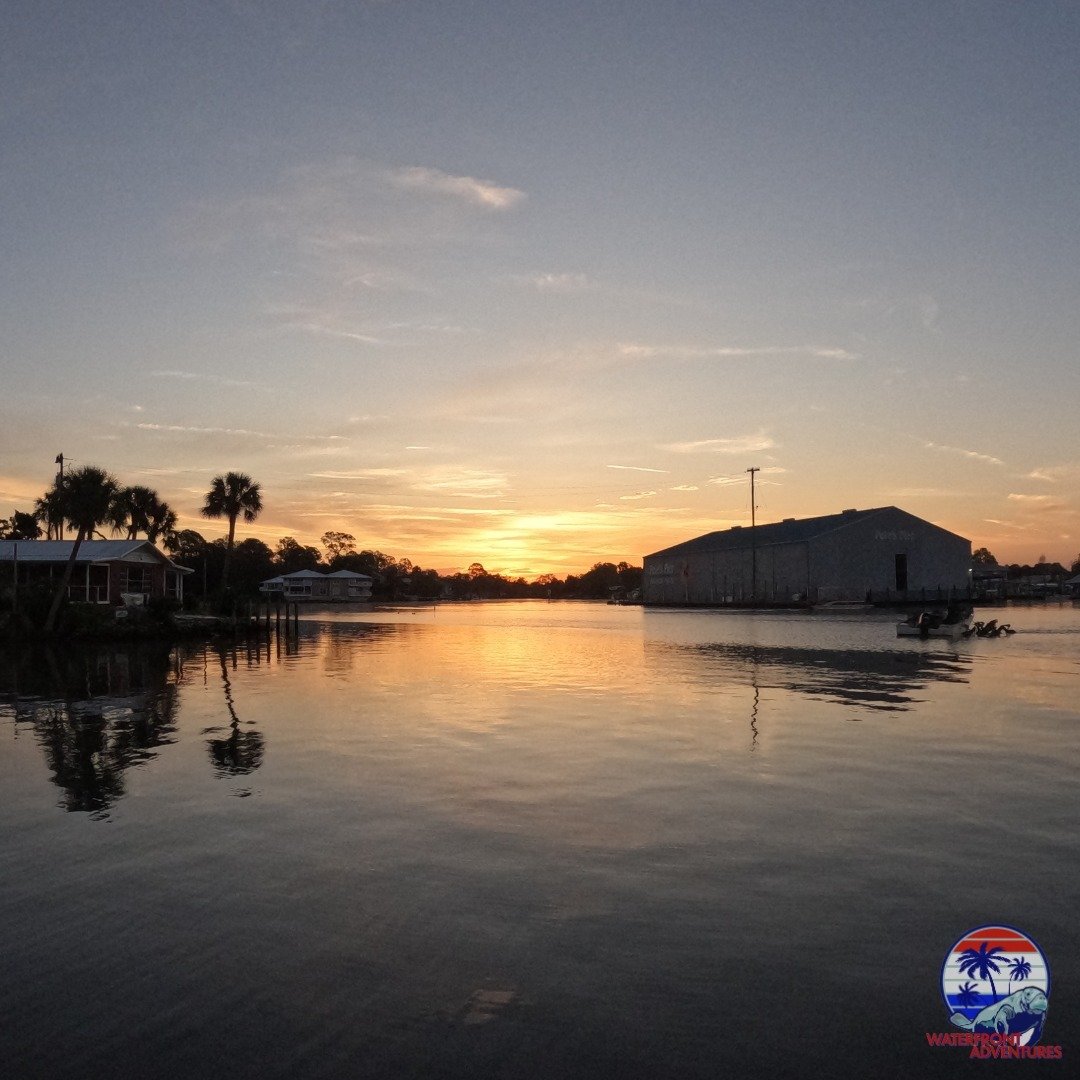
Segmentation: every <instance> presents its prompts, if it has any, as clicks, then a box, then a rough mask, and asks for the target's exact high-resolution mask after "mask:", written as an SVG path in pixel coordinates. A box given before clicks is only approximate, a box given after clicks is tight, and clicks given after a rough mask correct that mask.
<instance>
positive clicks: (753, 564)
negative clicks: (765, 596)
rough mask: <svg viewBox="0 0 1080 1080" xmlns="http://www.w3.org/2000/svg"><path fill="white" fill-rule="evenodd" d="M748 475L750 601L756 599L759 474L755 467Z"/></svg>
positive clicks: (749, 470)
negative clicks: (756, 488)
mask: <svg viewBox="0 0 1080 1080" xmlns="http://www.w3.org/2000/svg"><path fill="white" fill-rule="evenodd" d="M746 471H747V472H748V473H749V474H750V599H751V600H756V599H757V543H756V537H755V533H754V530H755V528H756V526H757V507H756V506H755V505H754V502H755V500H754V473H757V472H761V470H760V469H759V468H758V467H757V466H756V465H755V466H754V467H753V468H751V469H747V470H746Z"/></svg>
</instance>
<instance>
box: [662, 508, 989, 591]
mask: <svg viewBox="0 0 1080 1080" xmlns="http://www.w3.org/2000/svg"><path fill="white" fill-rule="evenodd" d="M970 570H971V541H970V540H966V539H965V538H964V537H962V536H957V535H956V533H952V532H949V531H948V530H947V529H942V528H940V527H939V526H937V525H934V524H932V523H931V522H929V521H924V520H923V519H922V518H917V517H915V516H914V514H909V513H907V512H906V511H904V510H900V509H898V508H897V507H895V506H882V507H878V508H876V509H873V510H844V511H843V512H842V513H839V514H827V515H825V516H824V517H815V518H803V519H802V520H796V519H795V518H785V519H784V520H783V521H778V522H775V523H773V524H769V525H758V526H756V527H750V528H746V527H742V526H739V525H736V526H735V527H734V528H731V529H725V530H723V531H721V532H713V533H707V534H706V535H705V536H699V537H697V538H696V539H694V540H687V541H686V542H685V543H682V544H676V545H675V546H674V547H669V548H665V549H664V550H663V551H657V552H654V553H653V554H652V555H646V556H645V560H644V579H643V582H642V593H641V595H642V601H643V602H644V603H645V604H750V603H755V602H756V603H764V604H789V603H825V602H828V601H830V600H866V599H868V598H869V599H871V600H873V601H875V602H888V601H890V600H892V601H905V600H907V601H917V600H923V599H927V600H930V599H933V600H936V599H943V598H944V599H947V598H948V597H949V596H950V595H955V596H967V595H968V590H969V588H970V580H969V577H970Z"/></svg>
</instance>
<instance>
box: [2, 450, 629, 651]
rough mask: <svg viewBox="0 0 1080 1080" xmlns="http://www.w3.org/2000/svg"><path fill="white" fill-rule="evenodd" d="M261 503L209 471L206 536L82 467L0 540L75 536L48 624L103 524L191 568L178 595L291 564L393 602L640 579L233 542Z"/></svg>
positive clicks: (622, 573) (251, 487) (15, 520)
mask: <svg viewBox="0 0 1080 1080" xmlns="http://www.w3.org/2000/svg"><path fill="white" fill-rule="evenodd" d="M262 510H263V502H262V489H261V485H260V484H259V483H258V482H256V481H255V480H253V479H252V478H251V477H250V476H248V475H247V474H246V473H241V472H228V473H224V474H222V475H219V476H215V477H214V478H213V479H212V480H211V482H210V488H209V490H208V491H207V492H206V495H205V497H204V499H203V505H202V508H201V513H202V515H203V517H206V518H209V519H218V520H225V521H227V523H228V531H227V534H226V536H225V537H223V538H221V539H217V540H207V539H206V538H205V537H204V536H203V535H202V534H201V533H199V532H197V531H196V530H194V529H177V528H176V526H177V515H176V513H175V512H174V511H173V510H172V508H171V507H170V506H169V505H168V504H167V503H166V502H165V501H164V500H163V499H162V498H161V497H160V496H159V495H158V493H157V492H156V491H154V490H152V489H151V488H147V487H142V486H134V487H132V486H124V485H122V484H121V483H120V482H119V481H118V480H117V479H116V477H115V476H113V475H112V474H111V473H109V472H107V471H106V470H104V469H101V468H98V467H97V466H94V465H86V466H83V467H82V468H78V469H73V470H71V471H70V472H68V473H66V474H65V473H61V474H59V475H58V476H57V477H56V481H55V483H54V484H53V486H52V487H51V488H49V490H48V491H46V492H45V493H44V494H43V495H42V496H41V498H39V499H37V500H36V501H35V503H34V508H33V510H32V511H18V510H17V511H15V512H14V513H13V514H12V516H11V517H10V518H6V519H0V539H8V540H37V539H41V538H44V539H48V540H59V539H63V538H64V537H65V529H67V530H70V531H71V532H73V533H74V534H75V535H74V538H73V539H74V543H73V545H72V549H71V552H70V555H69V557H68V560H67V563H66V566H65V570H64V574H63V576H62V580H61V582H60V583H59V585H58V587H57V589H56V592H55V595H54V597H53V601H52V604H51V606H50V609H49V615H48V618H47V620H46V624H45V629H46V630H51V629H52V628H53V626H54V625H55V622H56V618H57V614H58V612H59V609H60V606H61V605H62V603H63V600H64V597H65V596H66V595H67V590H68V586H69V585H70V583H71V575H72V571H73V570H74V566H75V561H76V558H77V556H78V552H79V548H80V546H81V545H82V544H83V542H84V541H86V540H88V539H93V538H100V539H105V538H106V537H105V530H108V531H109V532H110V533H111V534H112V535H113V536H124V537H126V538H127V539H129V540H136V539H138V537H139V536H140V534H141V535H144V536H145V537H146V539H147V540H149V541H150V542H151V543H154V544H156V543H158V542H160V543H161V544H162V546H163V547H164V548H165V550H166V551H167V552H168V553H169V555H170V556H171V557H172V559H173V560H174V561H175V562H176V563H178V564H179V565H181V566H184V567H187V568H188V569H190V570H192V571H193V572H194V573H193V574H192V576H191V577H190V578H189V579H188V581H187V582H186V584H185V593H186V594H187V595H188V596H191V597H201V598H204V599H207V598H211V597H222V596H225V595H229V596H231V597H234V598H236V597H243V596H257V595H258V589H259V585H260V584H261V583H262V582H263V581H265V580H266V579H267V578H271V577H275V576H277V575H279V574H291V573H293V572H295V571H297V570H317V571H324V572H333V571H336V570H351V571H353V572H355V573H359V574H366V575H367V576H369V577H370V578H371V579H372V581H373V588H372V591H373V595H374V596H375V597H376V598H378V599H391V600H397V599H405V598H410V597H415V598H416V599H436V598H450V599H459V600H466V599H524V598H528V597H543V598H549V599H573V598H580V599H608V598H610V597H612V596H620V595H630V594H633V593H634V591H635V590H637V589H640V587H641V567H635V566H630V565H629V564H628V563H626V562H620V563H617V564H616V563H611V562H598V563H595V564H594V565H593V566H592V567H591V569H589V570H588V571H586V572H585V573H583V574H581V575H575V574H568V575H567V576H566V577H565V578H559V577H557V576H556V575H554V574H541V575H540V576H539V577H537V578H536V579H534V580H533V581H527V580H526V579H525V578H524V577H517V578H508V577H504V576H503V575H502V574H492V573H488V571H487V570H485V569H484V567H483V565H482V564H480V563H478V562H474V563H472V564H471V565H470V566H469V568H468V570H467V571H465V572H463V573H455V574H448V575H447V574H439V573H438V571H436V570H430V569H424V568H423V567H421V566H418V565H416V564H414V563H413V562H412V561H411V560H410V559H407V558H401V559H397V558H394V557H393V556H391V555H386V554H384V553H383V552H381V551H375V550H369V549H364V550H358V544H357V541H356V538H355V537H354V536H353V535H352V534H351V533H346V532H339V531H329V532H325V533H323V535H322V537H321V542H322V548H321V549H320V548H317V547H313V546H311V545H305V544H301V543H300V542H299V541H298V540H296V539H295V538H294V537H292V536H283V537H281V538H280V539H279V540H278V542H277V545H276V546H275V547H274V548H271V547H270V546H269V545H268V544H266V543H265V542H264V541H262V540H259V539H256V538H253V537H252V538H249V539H246V540H241V541H240V542H239V543H237V542H236V524H237V522H238V521H240V520H243V521H244V522H245V523H246V524H252V523H253V522H254V521H256V520H257V518H258V517H259V515H260V514H261V513H262Z"/></svg>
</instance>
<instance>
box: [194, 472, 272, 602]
mask: <svg viewBox="0 0 1080 1080" xmlns="http://www.w3.org/2000/svg"><path fill="white" fill-rule="evenodd" d="M260 513H262V495H261V493H260V491H259V485H258V484H257V483H256V482H255V481H254V480H252V479H251V477H250V476H248V475H247V474H246V473H237V472H230V473H226V474H225V475H224V476H215V477H214V479H213V480H212V481H211V482H210V490H209V491H208V492H207V493H206V503H205V505H204V506H203V508H202V515H203V517H208V518H228V519H229V540H228V543H227V544H226V545H225V566H224V568H223V569H222V571H221V591H222V592H224V591H225V589H226V587H227V586H228V584H229V560H230V558H231V557H232V550H233V542H234V540H235V538H236V519H237V518H238V517H240V516H241V515H243V518H244V521H246V522H248V523H249V524H250V523H251V522H252V521H254V520H255V519H256V518H257V517H258V516H259V514H260Z"/></svg>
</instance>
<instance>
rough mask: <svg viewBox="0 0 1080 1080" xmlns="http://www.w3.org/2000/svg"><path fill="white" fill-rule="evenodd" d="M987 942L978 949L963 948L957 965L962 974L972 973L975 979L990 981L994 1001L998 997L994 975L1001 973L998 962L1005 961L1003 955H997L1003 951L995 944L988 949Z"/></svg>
mask: <svg viewBox="0 0 1080 1080" xmlns="http://www.w3.org/2000/svg"><path fill="white" fill-rule="evenodd" d="M988 945H989V942H986V941H984V942H983V943H982V944H981V945H980V946H979V947H978V949H965V950H964V951H963V952H962V953H961V954H960V962H959V964H958V967H959V968H960V971H961V973H962V974H964V975H974V976H975V978H977V979H986V981H987V982H989V983H990V995H991V997H992V998H993V1000H994V1001H997V999H998V992H997V987H996V986H995V985H994V976H995V975H1000V974H1001V968H999V967H998V964H999V963H1006V961H1005V959H1004V956H1002V957H998V955H997V954H998V953H1004V950H1003V949H999V948H998V947H997V946H996V945H995V946H994V947H993V948H992V949H990V948H988V947H987V946H988Z"/></svg>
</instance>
